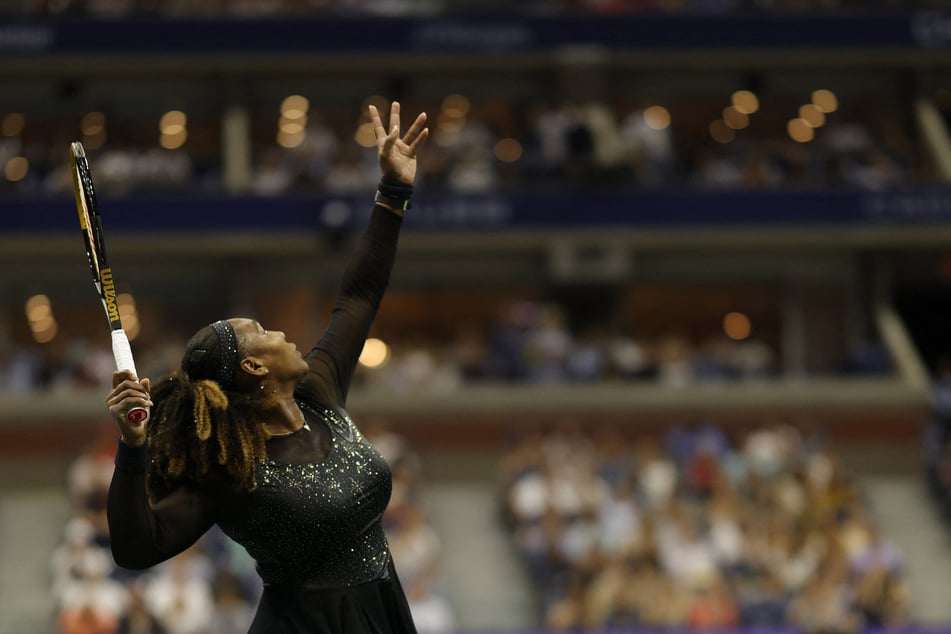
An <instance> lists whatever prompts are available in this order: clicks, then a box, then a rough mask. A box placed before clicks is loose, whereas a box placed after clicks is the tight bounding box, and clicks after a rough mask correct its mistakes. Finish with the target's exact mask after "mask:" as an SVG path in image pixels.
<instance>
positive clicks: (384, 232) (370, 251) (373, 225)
mask: <svg viewBox="0 0 951 634" xmlns="http://www.w3.org/2000/svg"><path fill="white" fill-rule="evenodd" d="M401 224H402V218H401V217H400V216H398V215H396V214H395V213H393V212H392V211H390V210H388V209H385V208H384V207H382V206H381V205H374V207H373V214H372V215H371V216H370V223H369V224H368V225H367V228H366V231H365V232H364V233H363V236H362V237H361V238H360V241H359V243H358V244H357V247H356V250H355V252H354V254H353V256H352V257H351V260H350V265H349V266H348V267H347V269H346V271H345V272H344V274H343V279H342V280H341V283H340V291H339V293H338V301H341V300H348V299H359V300H362V301H364V302H367V303H368V304H369V305H370V306H371V307H372V310H374V311H375V310H376V308H377V306H379V304H380V301H381V300H382V299H383V294H384V293H385V292H386V287H387V285H388V284H389V281H390V273H391V272H392V270H393V263H394V261H395V260H396V246H397V242H398V240H399V233H400V226H401Z"/></svg>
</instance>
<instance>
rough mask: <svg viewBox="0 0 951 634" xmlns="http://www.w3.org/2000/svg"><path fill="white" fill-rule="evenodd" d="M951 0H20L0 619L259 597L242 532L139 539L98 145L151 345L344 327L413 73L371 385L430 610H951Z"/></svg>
mask: <svg viewBox="0 0 951 634" xmlns="http://www.w3.org/2000/svg"><path fill="white" fill-rule="evenodd" d="M946 4H947V3H946V2H942V1H940V0H934V1H932V2H928V1H925V0H921V1H914V0H866V1H859V0H854V1H853V0H573V1H570V0H562V1H558V0H550V1H541V0H532V1H525V2H515V1H502V0H481V1H480V2H472V1H470V0H458V1H457V0H452V1H450V0H363V1H361V0H254V1H249V0H241V1H233V2H223V1H219V0H196V1H193V2H172V1H170V0H87V1H81V0H46V1H41V0H37V1H33V0H0V86H2V89H0V171H2V173H0V213H2V224H3V227H4V228H3V230H2V232H0V247H2V248H0V263H2V266H0V306H2V310H0V473H2V480H0V555H2V562H3V565H2V567H0V632H4V633H8V634H32V633H44V632H62V633H68V634H79V633H85V632H89V633H93V632H95V633H99V634H104V633H112V632H160V631H161V632H170V633H177V634H188V633H195V634H198V633H206V632H208V633H216V634H228V633H232V632H239V633H240V632H245V631H246V628H247V623H248V618H249V614H250V611H251V610H252V609H253V608H252V606H253V605H254V602H255V600H256V596H257V593H258V592H259V590H260V589H259V587H258V586H257V581H256V579H255V576H254V573H253V562H250V561H248V560H247V557H246V555H243V554H242V553H241V552H237V551H236V550H235V548H234V547H233V546H232V545H230V544H228V543H227V542H226V541H225V540H224V539H223V538H221V536H220V535H217V534H210V535H209V536H208V537H207V538H206V539H205V540H203V542H202V543H201V544H199V545H198V546H197V547H196V548H195V549H194V550H193V551H190V552H189V553H187V554H186V555H182V556H181V557H179V558H176V560H174V561H173V562H170V563H169V564H168V565H165V566H162V567H160V568H157V569H155V570H152V571H149V572H148V573H145V574H132V573H131V572H129V571H123V570H118V569H115V568H114V567H113V565H112V562H111V559H110V558H109V556H108V555H107V554H105V553H107V550H106V548H107V546H108V535H107V534H105V532H104V530H103V522H102V503H103V494H104V490H105V487H106V486H107V483H108V477H109V474H110V473H111V465H110V461H111V457H112V451H113V450H114V444H115V432H114V431H113V428H112V426H111V423H109V421H108V420H104V417H103V413H104V412H103V405H102V400H103V395H104V393H105V391H106V388H105V387H104V386H105V385H106V384H107V382H108V380H109V375H110V372H111V370H112V365H111V364H112V359H111V354H110V351H109V349H108V347H107V346H108V335H107V333H106V332H105V331H104V328H103V324H102V315H101V308H100V306H99V304H98V303H97V301H96V300H95V297H94V295H93V292H92V289H91V287H90V284H89V280H88V270H87V268H86V266H85V263H84V257H85V256H84V254H83V251H82V246H81V243H80V240H79V237H78V236H77V235H76V228H75V226H74V223H75V211H74V207H73V202H72V195H71V192H70V182H69V176H68V172H67V171H66V159H67V156H68V152H67V148H68V143H69V142H70V141H74V140H82V141H83V142H84V143H85V146H86V148H87V152H88V153H89V155H90V160H91V164H92V168H93V172H94V176H95V177H96V180H97V185H98V188H99V192H100V198H101V206H102V208H103V211H104V214H105V218H104V224H105V228H106V232H107V234H108V236H109V240H110V245H109V246H110V255H111V257H112V259H113V265H114V268H115V269H116V270H117V271H120V272H121V273H120V274H119V280H120V281H121V283H122V285H123V287H122V288H121V289H120V290H121V291H122V296H121V298H120V302H121V309H122V311H123V320H124V322H125V324H126V326H127V329H128V330H129V331H130V334H132V335H133V336H134V339H133V349H134V350H135V352H136V354H137V363H138V366H139V370H140V374H142V375H145V376H157V375H159V374H161V373H163V372H166V371H168V370H169V369H170V368H171V367H173V366H175V365H177V363H178V353H179V351H180V350H181V347H182V345H183V343H184V341H185V340H186V339H187V337H188V336H189V335H190V334H191V333H192V332H193V331H195V330H196V329H197V328H198V327H200V326H201V325H203V324H205V323H207V322H209V321H211V320H214V319H217V318H220V317H223V316H227V315H239V314H241V315H253V316H255V317H257V318H258V319H259V320H260V321H262V322H264V323H265V324H267V325H268V327H272V328H279V329H282V330H285V331H286V332H287V335H288V339H290V340H293V341H296V342H298V343H299V344H300V345H306V344H307V343H309V342H311V341H313V340H315V338H316V337H317V336H318V335H319V334H320V332H321V330H322V326H323V323H322V322H321V320H322V319H323V318H324V317H323V316H325V315H327V314H328V313H329V307H330V305H331V303H332V301H333V295H334V290H335V284H336V281H337V279H338V276H339V274H340V271H341V267H342V266H343V264H344V262H345V259H346V255H347V253H348V247H349V245H350V244H351V239H352V237H353V235H354V234H355V232H357V231H359V230H360V228H361V227H362V225H363V223H364V221H365V219H366V217H367V215H368V213H369V210H370V200H371V194H372V191H373V189H374V187H375V183H376V178H377V176H376V174H377V169H376V164H375V156H374V151H373V149H372V147H368V146H372V132H370V131H369V130H368V129H367V127H366V126H367V125H368V124H367V120H366V117H365V114H364V113H365V112H366V105H367V104H368V103H384V102H386V101H388V100H391V99H399V100H400V101H401V102H402V103H403V105H404V112H413V113H415V112H417V111H419V110H426V111H427V112H428V113H429V114H430V120H431V128H432V132H433V135H432V138H431V141H430V143H429V146H428V147H427V149H426V152H425V154H424V156H423V157H422V159H421V166H420V171H421V174H420V178H419V187H418V192H419V193H418V196H417V200H416V201H415V203H414V208H413V209H412V210H411V212H410V213H409V214H408V215H407V219H406V223H405V225H406V226H405V232H404V236H403V240H402V246H401V254H400V256H399V259H398V263H397V268H396V272H395V275H394V278H393V282H392V286H391V291H390V294H389V295H388V297H387V299H386V300H385V302H384V305H383V309H382V311H381V314H380V317H379V319H378V321H377V324H376V326H375V327H374V331H373V332H372V333H371V335H372V340H371V341H368V343H367V347H366V350H365V355H364V358H363V359H362V365H361V368H360V369H359V371H358V376H357V383H358V385H357V386H356V388H355V389H354V391H353V392H352V394H351V397H350V409H351V411H352V412H353V413H354V415H355V419H356V420H358V421H362V427H363V428H364V429H366V430H367V435H368V436H369V437H372V439H373V440H374V442H375V443H377V445H378V447H380V449H381V451H383V452H384V454H385V455H386V456H387V458H388V459H389V460H390V462H391V464H392V465H393V469H394V478H395V483H396V484H395V488H394V499H393V503H392V505H391V508H390V509H389V511H388V512H387V517H386V522H387V527H388V531H389V535H390V539H391V543H392V547H393V551H394V556H395V558H396V561H397V565H398V566H399V569H400V571H401V575H402V577H403V580H404V585H406V587H407V589H408V592H409V594H410V597H411V600H412V604H413V610H414V613H415V614H416V616H417V618H418V620H419V625H420V630H421V631H425V632H475V631H495V632H527V631H533V632H561V631H605V630H616V631H630V632H635V631H645V632H646V631H656V630H658V629H662V628H674V629H677V630H685V631H702V630H709V629H718V630H719V631H727V630H729V631H736V632H749V633H752V632H760V631H771V632H773V631H775V632H830V633H831V632H836V633H852V632H865V631H869V632H870V631H896V632H897V631H905V632H912V631H915V632H924V631H930V632H941V631H951V600H949V598H948V597H949V591H951V542H949V534H951V523H949V517H951V515H949V509H951V445H949V444H948V441H947V436H948V425H951V391H949V390H951V334H949V333H951V330H949V328H948V323H949V321H951V289H949V285H951V249H949V245H951V188H949V186H948V182H949V179H951V136H949V132H948V126H949V121H951V12H946V11H945V9H946V8H948V7H946V6H945V5H946ZM368 137H369V138H368ZM314 314H316V315H318V320H317V321H316V322H315V321H313V320H312V319H311V318H310V316H312V315H314ZM668 631H669V629H668Z"/></svg>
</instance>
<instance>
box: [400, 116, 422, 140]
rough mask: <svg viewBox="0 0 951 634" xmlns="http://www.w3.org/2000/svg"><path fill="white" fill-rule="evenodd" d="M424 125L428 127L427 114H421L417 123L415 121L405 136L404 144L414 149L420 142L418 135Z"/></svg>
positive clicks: (417, 118)
mask: <svg viewBox="0 0 951 634" xmlns="http://www.w3.org/2000/svg"><path fill="white" fill-rule="evenodd" d="M424 125H426V113H425V112H421V113H419V116H418V117H416V121H413V125H411V126H410V127H409V130H407V131H406V134H404V135H403V139H402V140H403V143H405V144H406V145H407V146H409V147H412V146H413V145H414V144H415V143H416V141H417V140H418V135H419V134H420V133H421V131H422V130H423V126H424Z"/></svg>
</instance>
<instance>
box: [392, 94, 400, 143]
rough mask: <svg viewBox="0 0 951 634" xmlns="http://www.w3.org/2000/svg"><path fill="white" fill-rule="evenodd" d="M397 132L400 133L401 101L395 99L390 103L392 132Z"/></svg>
mask: <svg viewBox="0 0 951 634" xmlns="http://www.w3.org/2000/svg"><path fill="white" fill-rule="evenodd" d="M394 131H395V132H396V134H397V136H399V133H400V102H398V101H394V102H393V103H391V104H390V134H392V133H393V132H394Z"/></svg>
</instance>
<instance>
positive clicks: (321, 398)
mask: <svg viewBox="0 0 951 634" xmlns="http://www.w3.org/2000/svg"><path fill="white" fill-rule="evenodd" d="M401 224H402V218H401V217H400V216H397V215H396V214H394V213H393V212H391V211H388V210H386V209H384V208H383V207H380V206H379V205H377V206H374V208H373V215H372V216H371V217H370V224H369V225H368V226H367V229H366V231H365V232H364V234H363V236H362V238H361V239H360V242H359V244H358V246H357V248H356V252H355V253H354V254H353V256H352V258H351V260H350V265H349V266H348V267H347V269H346V271H345V272H344V274H343V279H342V280H341V282H340V289H339V291H338V293H337V301H336V303H335V304H334V308H333V312H332V314H331V316H330V324H329V325H328V327H327V330H326V332H324V335H323V337H321V338H320V341H318V342H317V344H316V345H315V346H314V348H313V349H312V350H311V351H310V352H309V353H308V354H307V356H306V357H305V358H306V359H307V361H308V363H309V364H310V374H308V375H307V376H306V377H305V378H304V379H303V381H301V384H300V386H299V388H298V389H299V390H300V391H301V392H302V393H303V395H304V396H307V397H310V398H312V399H314V400H316V401H318V402H322V403H326V404H328V405H338V406H341V407H342V406H343V405H345V403H346V400H347V391H348V390H349V388H350V380H351V378H352V377H353V372H354V370H355V369H356V366H357V360H358V359H359V358H360V352H361V351H362V350H363V344H364V342H365V341H366V338H367V334H368V333H369V332H370V326H371V325H372V324H373V319H374V317H376V311H377V309H378V308H379V306H380V301H381V300H382V299H383V294H384V292H385V291H386V286H387V284H388V283H389V281H390V272H391V271H392V270H393V261H394V260H395V259H396V243H397V240H398V238H399V231H400V225H401Z"/></svg>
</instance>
